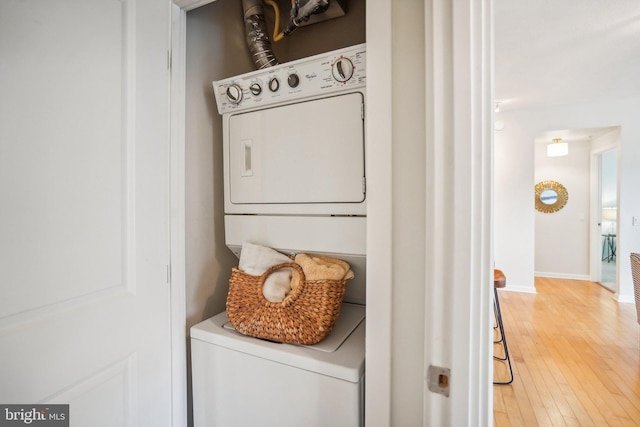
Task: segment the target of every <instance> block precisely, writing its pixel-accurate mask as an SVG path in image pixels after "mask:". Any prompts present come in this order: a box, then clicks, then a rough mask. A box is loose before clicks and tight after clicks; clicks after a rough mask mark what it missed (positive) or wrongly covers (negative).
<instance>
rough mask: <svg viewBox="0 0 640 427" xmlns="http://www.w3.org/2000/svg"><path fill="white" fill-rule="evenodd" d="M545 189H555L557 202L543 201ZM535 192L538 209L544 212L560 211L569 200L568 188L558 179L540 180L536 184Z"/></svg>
mask: <svg viewBox="0 0 640 427" xmlns="http://www.w3.org/2000/svg"><path fill="white" fill-rule="evenodd" d="M545 190H553V191H555V192H556V194H557V195H558V199H557V200H556V201H555V203H551V204H546V203H544V202H543V201H542V199H541V196H542V192H543V191H545ZM535 193H536V195H535V197H536V210H538V211H540V212H543V213H553V212H558V211H559V210H560V209H562V208H563V207H564V205H566V204H567V200H569V193H568V192H567V189H566V188H564V185H562V184H560V183H559V182H556V181H540V182H539V183H537V184H536V188H535Z"/></svg>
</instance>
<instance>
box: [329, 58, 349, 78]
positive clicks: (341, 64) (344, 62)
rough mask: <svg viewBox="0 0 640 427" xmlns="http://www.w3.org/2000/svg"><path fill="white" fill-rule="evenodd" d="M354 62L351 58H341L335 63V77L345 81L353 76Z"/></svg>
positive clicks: (332, 71)
mask: <svg viewBox="0 0 640 427" xmlns="http://www.w3.org/2000/svg"><path fill="white" fill-rule="evenodd" d="M353 69H354V66H353V62H351V60H350V59H349V58H339V59H338V60H337V61H336V62H335V63H334V64H333V69H332V70H331V73H332V74H333V78H334V79H336V80H337V81H339V82H341V83H344V82H346V81H347V80H349V79H350V78H351V77H352V76H353Z"/></svg>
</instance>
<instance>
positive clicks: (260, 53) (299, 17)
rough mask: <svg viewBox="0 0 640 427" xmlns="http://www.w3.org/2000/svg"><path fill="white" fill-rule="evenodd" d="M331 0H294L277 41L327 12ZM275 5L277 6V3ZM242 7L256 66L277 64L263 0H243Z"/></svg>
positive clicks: (248, 42)
mask: <svg viewBox="0 0 640 427" xmlns="http://www.w3.org/2000/svg"><path fill="white" fill-rule="evenodd" d="M329 1H330V0H294V1H293V2H292V5H291V14H290V18H289V23H288V24H287V26H286V28H285V29H284V30H283V31H282V32H281V33H280V34H278V36H277V37H276V38H275V40H276V41H277V40H279V39H281V38H282V37H283V36H288V35H289V34H291V33H292V32H293V31H294V30H295V29H296V28H298V27H299V26H300V24H302V23H304V22H307V21H308V20H309V18H310V17H311V15H315V14H317V13H323V12H325V11H326V10H327V9H328V8H329ZM270 4H272V5H273V4H275V3H274V2H270ZM275 7H276V8H277V5H276V6H275ZM242 9H243V11H244V28H245V32H246V39H247V46H248V47H249V52H250V53H251V58H252V59H253V62H254V64H255V66H256V68H257V69H262V68H266V67H271V66H273V65H277V64H278V60H277V59H276V56H275V55H274V54H273V50H271V40H269V33H268V32H267V25H266V22H265V19H264V10H263V4H262V0H242ZM276 25H277V24H276ZM274 37H275V34H274Z"/></svg>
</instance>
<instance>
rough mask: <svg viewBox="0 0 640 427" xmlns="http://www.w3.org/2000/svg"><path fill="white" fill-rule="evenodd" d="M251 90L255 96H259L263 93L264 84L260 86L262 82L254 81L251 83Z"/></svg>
mask: <svg viewBox="0 0 640 427" xmlns="http://www.w3.org/2000/svg"><path fill="white" fill-rule="evenodd" d="M249 90H250V91H251V93H252V94H253V96H258V95H260V94H261V93H262V86H260V83H258V82H253V83H251V85H249Z"/></svg>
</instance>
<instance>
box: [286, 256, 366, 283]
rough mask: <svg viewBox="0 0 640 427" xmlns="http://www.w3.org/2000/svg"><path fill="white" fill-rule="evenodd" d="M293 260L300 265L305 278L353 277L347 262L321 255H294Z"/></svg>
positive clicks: (343, 278)
mask: <svg viewBox="0 0 640 427" xmlns="http://www.w3.org/2000/svg"><path fill="white" fill-rule="evenodd" d="M295 262H296V263H298V264H299V265H300V266H301V267H302V271H304V275H305V278H306V279H307V280H310V281H311V280H347V279H351V278H353V271H351V269H350V267H349V264H347V263H346V262H344V261H342V260H340V259H336V258H329V257H325V256H321V255H308V254H298V255H296V258H295Z"/></svg>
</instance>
